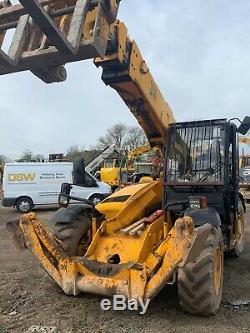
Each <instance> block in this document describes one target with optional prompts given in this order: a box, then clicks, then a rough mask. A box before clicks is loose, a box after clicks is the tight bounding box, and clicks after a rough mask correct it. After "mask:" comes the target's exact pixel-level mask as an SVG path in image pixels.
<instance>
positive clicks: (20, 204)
mask: <svg viewBox="0 0 250 333" xmlns="http://www.w3.org/2000/svg"><path fill="white" fill-rule="evenodd" d="M33 207H34V204H33V201H32V200H31V199H30V198H28V197H22V198H19V199H18V200H17V202H16V209H17V210H18V212H19V213H29V212H30V211H31V210H32V208H33Z"/></svg>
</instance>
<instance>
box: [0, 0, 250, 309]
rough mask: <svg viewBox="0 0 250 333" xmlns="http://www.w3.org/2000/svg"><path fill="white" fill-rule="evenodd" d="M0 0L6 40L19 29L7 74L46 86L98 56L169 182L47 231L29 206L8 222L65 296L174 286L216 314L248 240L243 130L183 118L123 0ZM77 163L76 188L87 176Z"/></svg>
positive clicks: (81, 211)
mask: <svg viewBox="0 0 250 333" xmlns="http://www.w3.org/2000/svg"><path fill="white" fill-rule="evenodd" d="M20 3H21V4H22V5H11V3H10V1H7V0H6V1H2V2H1V3H0V7H2V9H1V10H0V32H1V34H0V42H2V41H3V39H4V37H5V33H6V31H8V29H12V28H16V32H15V34H14V36H13V41H12V44H11V46H10V50H9V53H8V54H6V53H4V52H3V51H1V52H0V74H8V73H14V72H18V71H24V70H30V71H31V72H32V73H33V74H35V75H36V76H38V77H39V78H40V79H42V80H43V81H45V82H46V83H52V82H60V81H63V80H65V79H66V70H65V68H64V64H66V63H68V62H74V61H79V60H83V59H89V58H95V60H94V63H95V65H96V66H100V67H102V69H103V75H102V79H103V81H104V82H105V84H107V85H109V86H111V87H112V88H114V89H115V90H116V91H117V92H118V93H119V95H120V96H121V98H122V99H123V100H124V102H125V103H126V104H127V106H128V107H129V109H130V111H131V112H132V113H133V114H134V116H135V117H136V119H137V120H138V122H139V124H140V125H141V127H142V128H143V129H144V131H145V133H146V135H147V138H148V140H149V143H150V145H151V146H152V147H159V148H160V149H161V150H162V152H163V155H164V156H165V166H164V179H161V180H159V181H152V182H150V183H142V184H136V185H131V186H128V187H126V188H123V189H121V190H120V191H117V192H115V193H114V194H112V195H111V196H110V197H109V198H107V199H106V200H104V201H103V202H102V203H100V204H98V205H97V206H96V207H93V206H92V205H91V204H90V203H89V202H83V203H82V204H80V205H76V206H73V205H72V206H71V205H70V206H68V203H69V200H70V199H76V198H72V197H71V196H70V188H71V184H63V186H62V193H61V195H60V198H59V202H60V204H61V205H62V206H64V207H67V208H61V209H59V210H58V212H56V213H55V215H54V216H53V218H52V219H51V221H50V223H49V226H45V225H44V224H43V223H42V222H40V221H39V220H38V219H37V217H36V215H35V214H33V213H30V214H27V215H24V216H23V217H22V218H21V220H20V221H16V222H12V223H9V224H8V226H7V228H8V230H9V231H10V233H11V235H12V237H13V239H14V240H15V242H16V245H18V246H19V247H21V248H28V249H30V251H32V252H33V254H34V255H35V256H36V257H37V259H38V261H39V262H40V264H41V265H42V266H43V267H44V269H45V270H46V271H47V272H48V274H49V275H50V276H51V277H52V278H53V279H54V280H55V281H56V283H57V284H58V285H59V286H60V287H61V288H62V289H63V290H64V292H65V293H67V294H73V295H77V294H79V293H80V292H90V293H95V294H101V295H109V296H111V295H114V294H118V295H125V296H126V297H127V298H128V299H137V300H138V299H141V300H145V299H152V298H153V297H155V296H156V295H157V294H158V293H159V291H160V290H161V289H162V288H163V287H164V286H165V285H166V284H167V283H174V282H177V283H178V292H179V298H180V304H181V307H182V308H183V309H184V310H185V311H187V312H189V313H192V314H196V315H211V314H214V313H216V311H217V309H218V307H219V304H220V302H221V296H222V283H223V254H224V252H225V251H227V252H232V253H234V254H235V255H236V256H238V255H240V253H241V252H242V251H243V247H244V212H245V205H244V201H243V199H242V196H241V195H240V193H239V190H238V150H237V149H238V148H237V142H238V139H237V132H240V133H241V134H243V135H244V134H245V133H246V132H247V131H248V129H249V120H250V119H249V117H246V118H245V120H244V121H243V123H242V124H241V125H240V127H239V128H237V127H236V125H234V124H233V123H231V122H228V121H226V120H225V119H220V120H208V121H198V122H187V123H177V124H176V123H175V119H174V117H173V114H172V111H171V109H170V107H169V105H168V104H167V102H166V101H165V99H164V98H163V96H162V94H161V92H160V90H159V88H158V86H157V85H156V83H155V81H154V80H153V78H152V75H151V73H150V70H149V68H148V66H147V64H146V62H145V61H144V59H143V58H142V56H141V54H140V51H139V49H138V47H137V45H136V43H135V42H134V41H132V40H131V39H130V38H129V37H128V35H127V30H126V27H125V25H124V24H123V23H122V22H119V21H118V20H117V19H116V17H117V12H118V8H119V4H120V1H119V0H98V1H97V0H77V1H76V0H68V1H66V0H40V1H38V0H20ZM84 178H85V177H84V169H83V167H82V165H81V163H80V162H78V163H77V164H76V165H75V169H74V184H77V185H81V184H83V183H84Z"/></svg>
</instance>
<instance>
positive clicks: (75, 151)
mask: <svg viewBox="0 0 250 333" xmlns="http://www.w3.org/2000/svg"><path fill="white" fill-rule="evenodd" d="M81 154H82V152H81V150H80V148H79V147H78V145H73V146H71V147H69V149H68V150H67V155H66V156H67V158H68V159H70V160H74V159H77V158H79V157H80V156H81Z"/></svg>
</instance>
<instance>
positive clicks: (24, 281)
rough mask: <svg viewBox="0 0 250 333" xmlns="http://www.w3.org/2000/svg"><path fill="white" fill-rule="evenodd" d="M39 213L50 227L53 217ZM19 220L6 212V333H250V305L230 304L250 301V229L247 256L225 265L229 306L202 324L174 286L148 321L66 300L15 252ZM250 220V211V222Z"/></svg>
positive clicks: (2, 317)
mask: <svg viewBox="0 0 250 333" xmlns="http://www.w3.org/2000/svg"><path fill="white" fill-rule="evenodd" d="M37 213H38V215H39V216H40V218H41V219H42V220H44V221H46V220H48V219H49V217H50V216H51V214H53V211H49V210H39V211H38V212H37ZM17 217H18V214H17V213H16V212H15V211H14V210H13V209H7V208H2V207H1V206H0V253H1V256H0V276H1V279H0V333H15V332H21V333H23V332H33V331H34V332H39V330H37V331H35V330H33V331H32V329H30V327H31V326H33V325H36V326H37V327H42V326H46V327H52V328H56V329H54V332H60V333H69V332H71V333H78V332H90V331H91V332H93V333H94V332H103V333H112V332H114V333H120V332H133V333H136V332H176V333H179V332H194V333H201V332H202V333H203V332H204V333H208V332H211V333H212V332H213V333H214V332H220V333H237V332H241V333H244V332H250V304H249V305H248V306H247V305H246V306H237V307H236V308H234V307H233V306H232V305H229V304H228V302H231V301H238V300H245V301H250V225H247V236H248V241H247V246H246V250H245V253H244V255H243V256H242V257H241V258H240V259H227V260H226V262H225V278H224V292H223V301H222V304H221V307H220V310H219V312H218V314H217V315H216V316H213V317H210V318H198V317H193V316H190V315H186V314H184V313H183V312H182V311H181V309H180V308H179V305H178V299H177V292H176V288H175V287H170V286H168V287H166V288H165V289H164V290H162V292H161V293H160V294H159V295H158V297H157V298H156V299H155V300H154V301H153V302H152V303H151V305H150V308H149V310H148V311H147V313H146V314H145V315H144V316H140V315H139V314H138V313H136V312H130V311H123V312H117V311H116V312H115V311H103V310H101V309H100V301H101V298H100V297H98V296H95V295H82V296H80V297H69V296H66V295H65V294H63V293H62V292H60V290H58V288H57V287H56V286H55V285H54V284H53V283H52V282H50V280H49V279H48V277H47V276H46V274H45V272H44V270H43V269H42V268H40V266H39V265H38V263H37V262H36V260H35V259H34V258H33V256H32V255H31V254H30V253H29V252H28V251H24V252H21V253H17V252H15V250H14V249H13V247H12V244H11V242H10V240H9V237H8V234H7V232H6V231H5V223H6V222H7V221H8V220H11V219H16V218H17ZM249 217H250V206H249V207H248V214H247V220H248V221H249ZM41 331H42V330H41ZM41 331H40V332H41ZM42 332H45V330H43V331H42ZM51 332H53V330H52V329H51Z"/></svg>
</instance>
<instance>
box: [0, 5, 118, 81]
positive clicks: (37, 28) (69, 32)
mask: <svg viewBox="0 0 250 333" xmlns="http://www.w3.org/2000/svg"><path fill="white" fill-rule="evenodd" d="M19 2H20V4H18V5H12V4H11V1H10V0H4V1H0V75H4V74H9V73H15V72H20V71H26V70H30V71H31V72H32V73H33V74H34V75H36V76H37V77H39V78H40V79H41V80H43V81H44V82H46V83H52V82H61V81H64V80H66V77H67V73H66V70H65V68H64V65H65V64H66V63H68V62H74V61H80V60H85V59H92V58H95V57H104V55H105V53H106V50H107V47H108V41H109V35H110V30H111V25H112V24H113V23H114V22H115V20H116V18H117V13H118V9H119V3H120V0H40V1H38V0H19ZM13 29H14V30H15V32H14V34H13V33H10V32H9V31H13ZM10 37H11V38H12V40H11V43H10V47H9V50H8V51H7V52H5V51H4V50H3V48H4V45H5V41H6V40H7V41H8V39H9V38H10Z"/></svg>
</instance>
